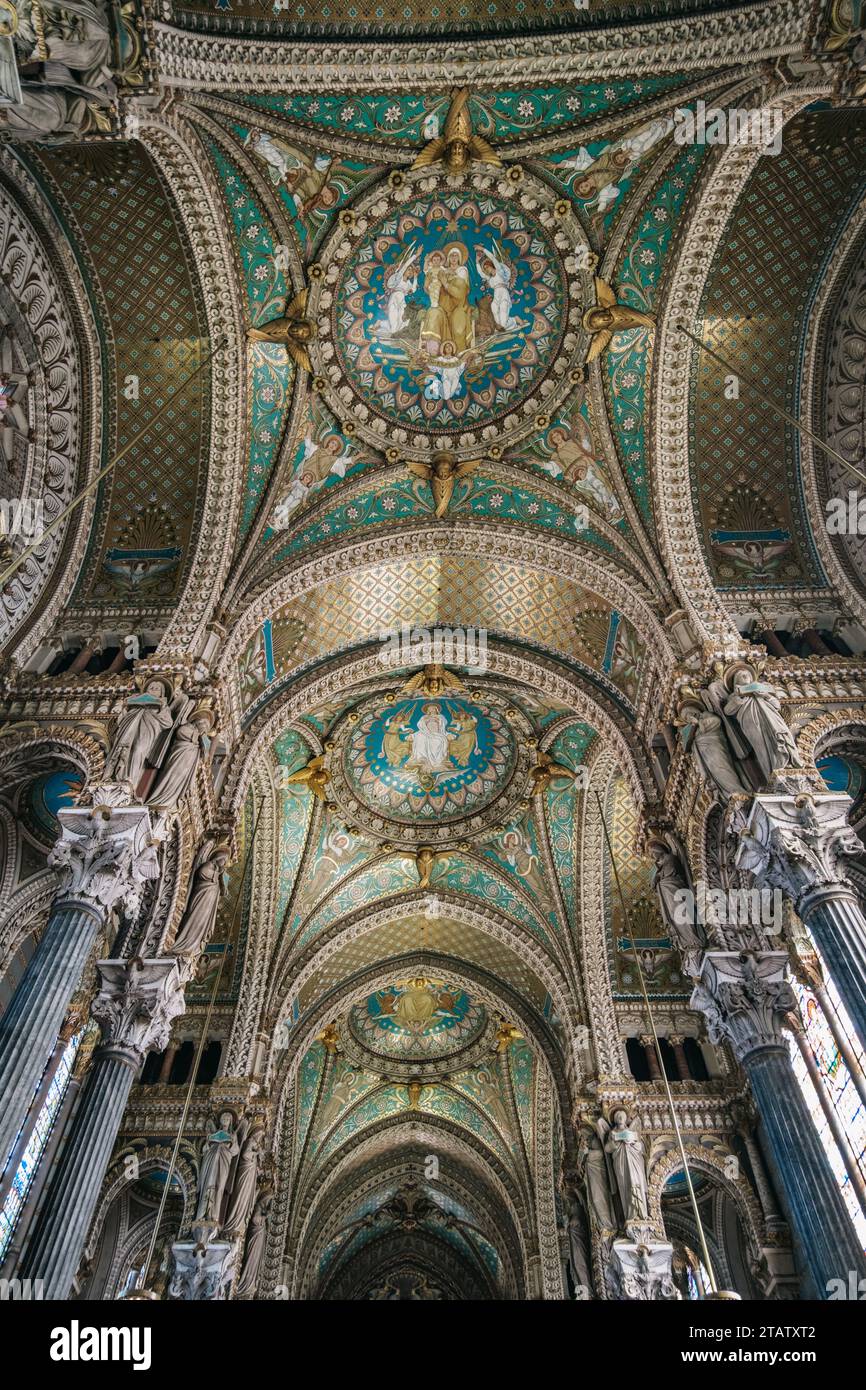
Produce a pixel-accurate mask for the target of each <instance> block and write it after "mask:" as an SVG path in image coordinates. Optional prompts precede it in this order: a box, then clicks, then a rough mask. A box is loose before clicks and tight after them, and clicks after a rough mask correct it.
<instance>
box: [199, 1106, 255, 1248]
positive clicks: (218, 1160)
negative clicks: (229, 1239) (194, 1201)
mask: <svg viewBox="0 0 866 1390" xmlns="http://www.w3.org/2000/svg"><path fill="white" fill-rule="evenodd" d="M234 1126H235V1117H234V1114H233V1113H232V1111H231V1110H223V1111H222V1112H221V1114H220V1116H219V1119H218V1121H217V1127H216V1129H215V1130H214V1132H213V1134H209V1135H208V1137H207V1139H206V1140H205V1142H204V1147H203V1149H202V1158H201V1169H200V1172H199V1179H198V1193H199V1196H198V1207H197V1208H196V1213H195V1220H196V1222H207V1223H209V1224H212V1225H213V1226H214V1227H215V1228H216V1229H219V1226H220V1224H221V1218H222V1209H223V1202H224V1198H225V1192H226V1187H227V1186H228V1180H229V1176H230V1174H231V1168H232V1162H233V1161H234V1159H235V1158H236V1157H237V1155H238V1153H239V1151H240V1147H241V1144H242V1142H243V1139H244V1136H245V1132H246V1130H245V1125H244V1122H243V1121H241V1123H240V1124H239V1125H238V1126H237V1128H235V1127H234Z"/></svg>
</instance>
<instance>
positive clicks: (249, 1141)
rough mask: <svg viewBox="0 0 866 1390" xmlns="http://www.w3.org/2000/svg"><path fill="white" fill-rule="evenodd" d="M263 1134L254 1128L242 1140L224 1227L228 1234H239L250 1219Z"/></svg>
mask: <svg viewBox="0 0 866 1390" xmlns="http://www.w3.org/2000/svg"><path fill="white" fill-rule="evenodd" d="M264 1141H265V1136H264V1133H263V1131H262V1130H260V1129H254V1130H253V1131H252V1133H251V1134H249V1135H248V1136H247V1138H246V1140H245V1141H244V1145H243V1148H242V1149H241V1151H240V1156H239V1158H238V1161H237V1167H236V1169H235V1174H234V1180H233V1182H232V1188H231V1197H230V1200H229V1204H228V1214H227V1216H226V1222H225V1228H226V1233H227V1234H228V1235H239V1234H240V1233H241V1232H242V1231H243V1230H244V1227H245V1226H246V1224H247V1221H248V1220H249V1219H250V1213H251V1212H252V1209H253V1206H254V1205H255V1200H256V1189H257V1186H258V1180H259V1165H260V1163H261V1160H262V1154H263V1150H264Z"/></svg>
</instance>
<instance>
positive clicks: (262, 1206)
mask: <svg viewBox="0 0 866 1390" xmlns="http://www.w3.org/2000/svg"><path fill="white" fill-rule="evenodd" d="M273 1200H274V1198H273V1193H272V1192H271V1189H270V1188H265V1189H263V1191H262V1192H261V1193H260V1194H259V1199H258V1201H257V1202H256V1205H255V1208H254V1210H253V1214H252V1216H251V1217H250V1224H249V1226H248V1227H247V1240H246V1247H245V1250H244V1267H243V1269H242V1271H241V1276H240V1278H239V1279H238V1281H237V1284H236V1285H235V1295H236V1296H237V1297H238V1298H252V1296H253V1294H254V1293H255V1291H256V1285H257V1284H258V1280H259V1270H260V1268H261V1264H262V1257H263V1255H264V1253H265V1246H266V1244H267V1239H268V1214H269V1212H270V1209H271V1204H272V1202H273Z"/></svg>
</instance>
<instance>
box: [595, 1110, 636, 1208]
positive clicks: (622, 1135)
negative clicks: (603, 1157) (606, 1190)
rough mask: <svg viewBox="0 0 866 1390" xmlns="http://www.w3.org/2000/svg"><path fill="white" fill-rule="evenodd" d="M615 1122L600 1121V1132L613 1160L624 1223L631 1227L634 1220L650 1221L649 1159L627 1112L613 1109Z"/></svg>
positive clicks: (613, 1172)
mask: <svg viewBox="0 0 866 1390" xmlns="http://www.w3.org/2000/svg"><path fill="white" fill-rule="evenodd" d="M612 1119H613V1124H612V1125H610V1124H608V1122H607V1120H605V1119H603V1118H602V1119H599V1121H598V1133H599V1135H600V1136H601V1138H602V1141H603V1143H604V1151H605V1153H606V1154H607V1155H608V1156H609V1157H610V1160H611V1171H612V1176H613V1188H614V1192H615V1194H616V1195H617V1196H618V1197H619V1201H620V1205H621V1207H622V1212H623V1221H624V1223H625V1225H626V1226H628V1225H629V1224H630V1223H631V1222H633V1221H646V1220H648V1218H649V1195H648V1191H647V1176H646V1160H645V1159H644V1151H643V1140H642V1139H641V1137H640V1134H639V1132H638V1130H637V1129H636V1128H635V1129H630V1128H629V1123H628V1115H627V1114H626V1112H625V1110H614V1112H613V1116H612Z"/></svg>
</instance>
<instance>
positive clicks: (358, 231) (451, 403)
mask: <svg viewBox="0 0 866 1390" xmlns="http://www.w3.org/2000/svg"><path fill="white" fill-rule="evenodd" d="M413 179H414V181H413ZM437 185H438V186H437ZM461 185H462V186H461ZM541 187H542V186H540V185H539V186H538V188H541ZM522 190H523V191H522V195H521V193H520V192H517V191H515V189H514V186H513V185H512V186H510V187H509V185H508V184H507V183H504V182H503V179H502V176H498V178H497V177H491V176H489V175H486V176H475V177H474V178H470V177H468V176H467V177H463V178H459V177H455V178H449V179H447V180H444V181H442V180H440V179H436V178H431V177H430V175H429V174H428V175H427V176H426V177H423V178H420V179H419V178H418V177H416V176H410V178H409V181H408V182H407V184H406V186H404V187H401V188H400V189H399V190H396V191H393V192H391V191H390V190H389V191H388V193H387V195H386V194H384V193H383V192H382V191H379V193H378V194H377V195H375V196H373V195H371V196H370V197H368V199H367V200H366V202H365V206H364V212H365V214H366V215H363V216H360V215H359V216H358V217H357V218H356V220H355V221H354V222H350V224H348V225H346V226H344V227H341V228H339V229H338V231H337V232H336V233H335V237H334V241H333V242H332V244H330V245H329V247H328V249H327V250H326V252H325V254H324V256H323V261H324V262H325V263H327V272H326V274H325V280H326V284H325V286H324V287H323V288H321V290H318V291H315V290H314V294H313V303H312V312H314V313H315V314H316V317H317V323H318V328H319V335H320V343H319V345H318V346H317V352H318V353H320V354H321V362H322V363H323V368H322V370H323V379H324V382H325V384H326V386H327V388H328V390H329V392H330V393H331V395H332V405H333V407H334V409H336V410H337V411H338V412H341V413H342V414H343V415H344V416H346V415H347V414H351V416H352V418H353V420H354V421H355V422H356V425H357V428H358V429H359V430H360V431H361V432H362V433H363V434H364V435H365V437H367V438H368V439H371V440H375V442H376V443H377V444H379V445H381V444H383V443H384V442H386V441H387V442H388V443H389V444H393V443H395V442H396V443H398V444H408V445H409V446H410V448H414V449H416V450H418V451H419V452H423V451H424V450H425V449H427V448H429V447H430V446H431V441H432V442H433V444H434V445H435V447H439V448H442V447H443V446H445V445H448V446H449V447H452V448H456V449H460V448H470V447H471V446H472V444H473V443H477V442H482V441H483V440H485V439H486V440H490V441H493V440H494V439H495V440H496V442H497V443H498V444H500V445H501V443H502V441H503V438H505V437H507V436H509V435H515V434H519V433H520V432H525V431H526V429H528V428H529V427H531V424H532V421H533V420H534V417H535V414H536V412H537V411H538V409H539V408H540V405H541V402H542V401H544V402H545V409H547V404H548V403H550V402H549V397H550V396H551V393H556V395H557V397H558V396H559V395H561V394H562V393H563V391H564V389H565V388H566V386H567V378H566V371H567V368H569V367H571V368H573V367H574V366H575V365H578V364H579V363H581V362H582V360H583V358H582V355H579V349H580V347H581V344H582V343H583V345H584V346H585V339H584V338H582V337H581V329H580V322H579V320H580V315H579V305H580V302H581V299H582V298H583V297H584V294H583V290H584V288H585V287H584V286H583V284H582V281H581V280H580V278H579V276H578V273H577V272H576V271H575V270H572V271H571V272H570V271H569V269H568V267H569V265H570V266H571V267H572V268H573V267H575V265H576V261H575V260H574V259H569V256H568V255H567V254H564V253H567V252H568V251H571V253H572V256H573V253H574V250H575V249H576V247H575V242H574V236H573V234H571V233H570V234H569V235H566V234H565V233H564V231H563V229H562V227H561V226H560V225H558V224H557V223H556V219H555V218H554V216H553V214H552V213H551V212H550V211H549V210H548V209H547V208H546V206H545V202H550V201H552V195H551V194H550V190H544V191H543V192H540V193H539V192H538V189H537V188H536V187H535V186H533V187H532V189H531V194H532V196H530V193H529V190H528V189H527V188H525V187H523V185H522ZM578 235H579V234H578ZM570 274H571V276H572V278H571V279H570ZM558 386H561V387H562V391H559V390H557V388H558ZM335 398H336V399H335ZM353 398H354V403H353ZM347 407H348V410H347Z"/></svg>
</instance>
